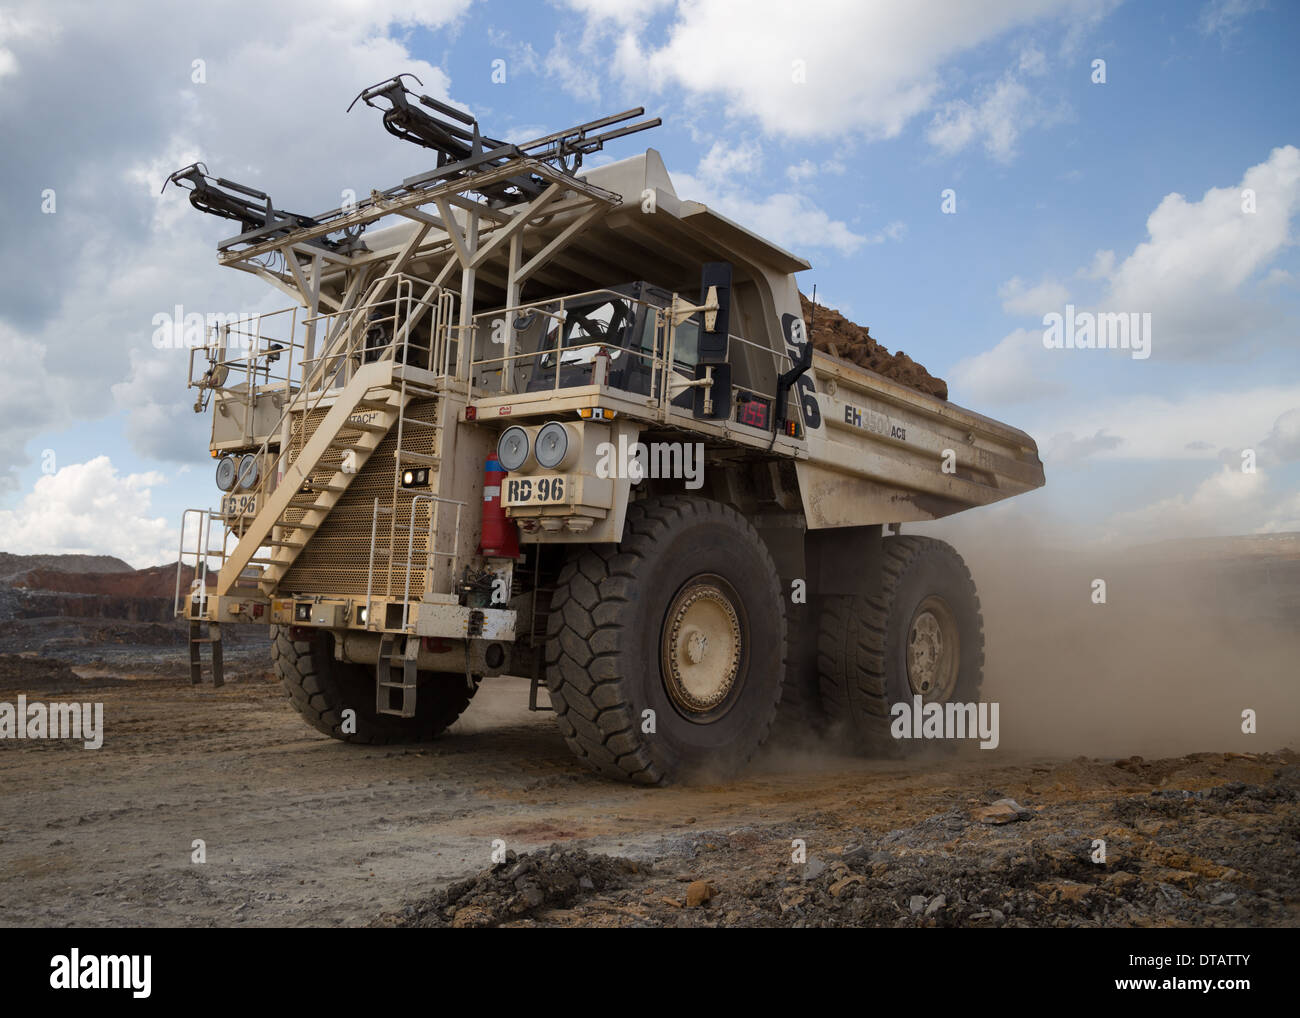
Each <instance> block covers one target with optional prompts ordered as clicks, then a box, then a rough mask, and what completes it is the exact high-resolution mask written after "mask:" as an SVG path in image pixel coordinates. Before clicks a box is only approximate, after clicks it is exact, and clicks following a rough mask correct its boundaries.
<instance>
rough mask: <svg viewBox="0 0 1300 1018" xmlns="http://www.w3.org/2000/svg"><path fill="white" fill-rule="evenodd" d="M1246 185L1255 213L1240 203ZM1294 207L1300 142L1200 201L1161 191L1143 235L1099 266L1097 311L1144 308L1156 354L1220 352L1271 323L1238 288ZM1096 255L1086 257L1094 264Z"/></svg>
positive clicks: (1287, 237)
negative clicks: (1104, 279)
mask: <svg viewBox="0 0 1300 1018" xmlns="http://www.w3.org/2000/svg"><path fill="white" fill-rule="evenodd" d="M1247 190H1249V191H1252V192H1253V193H1254V208H1255V211H1254V212H1248V211H1245V209H1246V208H1247V207H1248V206H1247V197H1246V196H1245V193H1246V191H1247ZM1297 209H1300V149H1298V148H1296V147H1295V146H1292V145H1287V146H1286V147H1284V148H1277V149H1274V150H1273V152H1272V153H1271V154H1270V155H1269V157H1268V159H1267V160H1266V161H1265V162H1262V163H1260V164H1259V165H1257V166H1252V167H1251V168H1250V169H1248V170H1247V171H1246V172H1245V174H1244V175H1243V176H1242V178H1241V182H1240V183H1239V184H1237V185H1235V186H1233V187H1216V188H1211V189H1210V190H1208V191H1206V192H1205V195H1204V196H1203V197H1202V198H1201V200H1200V201H1195V202H1189V201H1188V200H1187V199H1186V198H1184V197H1183V196H1182V195H1180V194H1170V195H1167V196H1166V197H1165V198H1164V200H1163V201H1161V202H1160V204H1159V206H1157V208H1156V210H1155V211H1154V212H1152V213H1151V215H1150V217H1149V218H1148V219H1147V234H1148V237H1149V239H1148V240H1146V241H1144V242H1143V243H1141V244H1139V245H1138V246H1137V247H1136V248H1135V249H1134V251H1133V253H1132V254H1130V255H1129V256H1128V257H1127V258H1125V259H1124V261H1123V262H1121V263H1120V264H1119V265H1118V266H1117V267H1116V268H1114V269H1113V270H1112V271H1111V272H1109V273H1108V279H1109V282H1110V286H1109V291H1108V293H1107V294H1106V295H1105V297H1104V299H1103V304H1104V306H1105V308H1106V310H1112V311H1130V312H1132V311H1149V312H1151V314H1152V329H1153V334H1154V343H1153V349H1154V351H1155V355H1156V356H1163V355H1172V356H1188V355H1196V354H1203V353H1207V352H1209V353H1215V354H1217V355H1219V356H1222V355H1224V354H1225V353H1226V352H1228V350H1227V349H1226V348H1227V347H1228V346H1229V344H1231V343H1232V342H1233V341H1239V340H1243V339H1245V338H1246V337H1248V336H1249V335H1251V334H1252V333H1253V334H1256V335H1258V334H1260V333H1261V332H1263V331H1264V330H1265V329H1267V328H1269V327H1270V326H1272V325H1275V324H1276V323H1277V315H1276V313H1275V312H1274V311H1273V310H1272V309H1271V308H1269V307H1268V306H1266V305H1262V304H1261V303H1260V302H1259V301H1258V300H1257V299H1255V297H1254V295H1253V294H1252V295H1245V294H1242V293H1241V288H1242V285H1243V284H1244V283H1245V282H1246V281H1247V280H1249V279H1251V278H1252V277H1253V276H1255V274H1256V273H1258V272H1260V271H1261V270H1263V269H1264V268H1266V267H1267V266H1268V265H1269V263H1270V262H1271V261H1272V260H1273V259H1274V258H1276V257H1277V256H1278V254H1280V253H1281V252H1282V251H1283V250H1284V249H1285V248H1286V247H1288V246H1289V245H1290V244H1292V243H1293V241H1292V237H1291V219H1292V217H1293V216H1294V215H1295V214H1296V211H1297ZM1099 257H1100V255H1099ZM1101 264H1104V258H1102V260H1101V261H1100V262H1099V261H1098V260H1096V259H1094V267H1095V268H1100V266H1101Z"/></svg>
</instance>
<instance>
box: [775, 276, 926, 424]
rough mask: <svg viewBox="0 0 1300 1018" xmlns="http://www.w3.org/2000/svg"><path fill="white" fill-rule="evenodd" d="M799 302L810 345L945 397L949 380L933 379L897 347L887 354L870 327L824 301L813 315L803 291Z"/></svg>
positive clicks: (903, 382)
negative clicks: (807, 325)
mask: <svg viewBox="0 0 1300 1018" xmlns="http://www.w3.org/2000/svg"><path fill="white" fill-rule="evenodd" d="M799 303H800V304H801V305H802V306H803V319H804V321H805V322H811V325H810V330H811V332H812V340H813V346H814V347H815V348H816V349H818V350H823V351H825V352H826V353H829V354H831V355H832V356H835V357H842V358H844V359H845V360H847V361H852V362H853V363H854V364H857V365H858V366H860V367H864V368H866V369H867V370H868V371H874V372H876V374H878V375H884V376H885V377H886V378H889V379H892V380H893V381H895V382H899V383H900V384H902V385H906V386H907V387H908V388H909V389H916V390H917V391H918V392H924V393H926V394H927V395H930V396H938V397H939V398H940V399H947V398H948V383H947V382H945V381H944V380H943V379H942V378H935V377H934V375H932V374H930V372H928V371H926V370H925V368H924V367H922V366H921V365H920V364H917V363H916V361H914V360H912V358H911V357H909V356H907V354H905V353H903V351H902V350H899V351H898V353H892V354H891V353H890V352H889V351H888V350H886V349H885V348H884V347H883V346H881V345H880V344H879V343H877V342H876V340H875V339H874V338H872V336H871V335H870V326H867V325H855V324H854V323H853V322H850V321H849V320H848V319H847V318H845V317H844V316H843V315H842V314H840V313H839V312H838V311H836V310H835V309H834V308H828V307H826V306H825V305H824V304H818V305H817V313H816V315H813V314H812V302H811V301H810V300H809V299H808V298H807V297H805V296H804V295H803V294H802V293H801V294H799Z"/></svg>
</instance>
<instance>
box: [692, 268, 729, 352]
mask: <svg viewBox="0 0 1300 1018" xmlns="http://www.w3.org/2000/svg"><path fill="white" fill-rule="evenodd" d="M710 290H716V296H717V300H718V310H717V313H716V314H706V315H702V316H701V317H703V318H704V321H703V322H702V323H701V324H702V326H703V328H701V329H700V347H699V351H700V363H702V364H719V363H721V362H722V361H724V360H726V359H727V335H728V334H729V333H730V331H731V329H730V325H731V263H730V262H705V263H704V269H703V271H702V272H701V273H700V300H699V303H700V304H706V303H708V300H709V291H710ZM710 318H711V319H713V322H712V325H713V327H712V328H709V324H710V323H709V319H710Z"/></svg>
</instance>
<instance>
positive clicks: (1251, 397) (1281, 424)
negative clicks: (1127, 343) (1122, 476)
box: [1052, 351, 1300, 463]
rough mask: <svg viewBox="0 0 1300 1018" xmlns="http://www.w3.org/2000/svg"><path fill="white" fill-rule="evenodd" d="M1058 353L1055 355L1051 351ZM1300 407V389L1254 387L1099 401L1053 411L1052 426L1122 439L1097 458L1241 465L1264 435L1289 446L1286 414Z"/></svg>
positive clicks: (1291, 424) (1289, 420) (1293, 386)
mask: <svg viewBox="0 0 1300 1018" xmlns="http://www.w3.org/2000/svg"><path fill="white" fill-rule="evenodd" d="M1053 353H1057V351H1053ZM1298 406H1300V384H1291V385H1269V386H1256V387H1254V388H1249V389H1230V390H1229V389H1224V390H1218V391H1213V390H1212V391H1194V392H1187V393H1184V394H1182V395H1180V396H1178V397H1176V398H1171V397H1168V396H1161V395H1157V394H1154V393H1142V394H1139V395H1134V396H1129V397H1126V398H1124V399H1119V400H1107V401H1105V402H1096V403H1094V404H1093V405H1091V406H1080V407H1076V408H1075V410H1074V412H1073V413H1072V414H1071V413H1062V412H1061V411H1060V409H1059V408H1053V411H1052V420H1053V422H1054V424H1053V427H1054V428H1055V429H1056V430H1057V431H1061V432H1072V433H1074V434H1076V435H1091V434H1096V433H1097V432H1100V431H1102V430H1105V431H1107V432H1110V433H1112V434H1114V435H1115V436H1116V437H1118V438H1120V439H1121V442H1120V444H1118V445H1116V446H1115V447H1114V448H1112V449H1108V450H1102V451H1099V452H1097V454H1096V455H1097V458H1099V459H1138V460H1143V459H1149V460H1196V459H1200V460H1216V461H1217V460H1218V459H1220V454H1221V451H1223V450H1227V451H1228V453H1229V454H1230V456H1231V457H1232V458H1233V459H1235V460H1236V462H1238V463H1240V452H1241V450H1243V449H1249V448H1255V447H1256V446H1258V445H1261V444H1262V442H1263V441H1265V439H1264V436H1277V437H1276V439H1275V441H1276V442H1279V443H1284V447H1285V448H1290V446H1289V445H1285V443H1287V442H1288V441H1289V436H1290V435H1291V431H1290V429H1291V428H1292V427H1294V426H1295V422H1294V421H1293V419H1292V418H1290V417H1287V418H1286V419H1285V420H1284V419H1283V415H1284V414H1286V413H1287V412H1288V411H1291V410H1292V409H1293V408H1295V407H1298Z"/></svg>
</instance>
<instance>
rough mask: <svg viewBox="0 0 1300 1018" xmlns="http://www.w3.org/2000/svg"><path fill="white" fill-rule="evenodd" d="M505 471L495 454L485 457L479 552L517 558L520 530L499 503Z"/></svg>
mask: <svg viewBox="0 0 1300 1018" xmlns="http://www.w3.org/2000/svg"><path fill="white" fill-rule="evenodd" d="M505 476H506V472H505V470H503V469H502V468H501V463H500V461H498V460H497V458H496V457H495V456H490V457H488V461H487V464H486V466H485V467H484V472H483V535H482V537H481V538H480V539H479V546H478V552H479V554H480V555H482V556H484V557H486V558H516V559H517V558H518V557H519V531H518V529H516V527H515V525H514V524H513V523H512V522H511V521H510V520H508V519H506V510H505V506H503V505H502V504H501V482H502V481H503V480H504V479H505Z"/></svg>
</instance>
